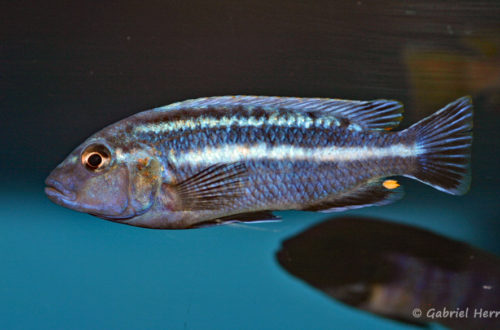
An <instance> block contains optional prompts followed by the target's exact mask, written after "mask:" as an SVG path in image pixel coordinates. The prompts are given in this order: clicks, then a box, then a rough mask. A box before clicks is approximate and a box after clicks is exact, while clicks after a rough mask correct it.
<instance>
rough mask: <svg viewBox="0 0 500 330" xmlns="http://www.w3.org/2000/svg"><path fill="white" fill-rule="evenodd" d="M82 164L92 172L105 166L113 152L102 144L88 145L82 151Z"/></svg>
mask: <svg viewBox="0 0 500 330" xmlns="http://www.w3.org/2000/svg"><path fill="white" fill-rule="evenodd" d="M81 158H82V165H83V166H85V168H86V169H88V170H89V171H92V172H96V171H99V170H102V169H103V168H105V167H106V166H107V165H108V164H109V162H110V161H111V152H110V151H109V150H108V148H106V147H105V146H103V145H102V144H97V145H92V146H89V147H87V149H85V151H83V153H82V157H81Z"/></svg>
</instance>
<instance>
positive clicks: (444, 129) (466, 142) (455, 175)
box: [408, 96, 473, 195]
mask: <svg viewBox="0 0 500 330" xmlns="http://www.w3.org/2000/svg"><path fill="white" fill-rule="evenodd" d="M472 114H473V111H472V100H471V98H470V97H469V96H465V97H462V98H459V99H458V100H456V101H454V102H451V103H450V104H448V105H447V106H445V107H444V108H443V109H441V110H439V111H438V112H436V113H434V114H433V115H431V116H429V117H427V118H424V119H422V120H421V121H420V122H418V123H416V124H415V125H413V126H411V127H410V128H408V132H409V133H411V134H415V136H416V142H417V150H419V155H418V157H417V168H416V171H415V172H414V173H412V177H414V178H415V179H417V180H419V181H422V182H423V183H426V184H429V185H431V186H433V187H434V188H436V189H439V190H441V191H444V192H447V193H449V194H453V195H463V194H465V193H466V192H467V190H468V189H469V186H470V180H471V176H470V153H471V144H472Z"/></svg>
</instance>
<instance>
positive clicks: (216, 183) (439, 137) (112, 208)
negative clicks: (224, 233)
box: [45, 95, 473, 229]
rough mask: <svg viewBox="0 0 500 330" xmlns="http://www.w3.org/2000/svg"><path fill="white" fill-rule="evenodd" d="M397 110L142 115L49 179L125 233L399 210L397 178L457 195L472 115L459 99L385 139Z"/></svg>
mask: <svg viewBox="0 0 500 330" xmlns="http://www.w3.org/2000/svg"><path fill="white" fill-rule="evenodd" d="M402 112H403V105H402V104H401V103H400V102H397V101H394V100H383V99H378V100H371V101H355V100H343V99H328V98H297V97H271V96H244V95H238V96H219V97H206V98H198V99H192V100H186V101H182V102H178V103H173V104H170V105H167V106H164V107H159V108H155V109H152V110H148V111H143V112H140V113H137V114H135V115H132V116H130V117H128V118H125V119H123V120H121V121H118V122H116V123H114V124H111V125H109V126H107V127H105V128H104V129H102V130H100V131H99V132H97V133H95V134H94V135H92V136H90V137H89V138H88V139H87V140H85V141H84V142H83V143H82V144H81V145H80V146H78V147H77V148H76V149H75V150H74V151H72V152H71V153H70V154H69V155H68V156H67V158H66V159H65V160H64V161H63V162H62V163H60V164H59V165H58V166H57V167H56V168H55V169H54V170H53V171H52V172H51V173H50V175H49V176H48V177H47V179H46V180H45V185H46V187H45V193H46V195H47V196H48V198H49V199H50V200H51V201H53V202H55V203H56V204H59V205H61V206H64V207H67V208H70V209H73V210H76V211H80V212H85V213H88V214H91V215H94V216H97V217H100V218H102V219H106V220H110V221H114V222H119V223H123V224H127V225H133V226H139V227H146V228H157V229H186V228H198V227H205V226H212V225H218V224H225V223H231V222H258V221H277V220H279V219H280V217H278V216H276V215H274V214H273V213H272V211H276V210H302V211H316V212H336V211H343V210H348V209H354V208H360V207H365V206H374V205H386V204H389V203H391V202H394V201H396V200H398V199H400V198H401V197H402V195H403V190H402V187H401V185H400V184H399V183H397V180H393V179H390V177H393V176H406V177H410V178H414V179H416V180H419V181H421V182H423V183H426V184H428V185H431V186H432V187H434V188H436V189H439V190H441V191H443V192H446V193H449V194H454V195H461V194H464V193H465V192H466V191H467V190H468V188H469V185H470V166H469V164H470V151H471V144H472V120H473V106H472V100H471V98H470V97H467V96H466V97H462V98H459V99H457V100H455V101H453V102H451V103H449V104H448V105H446V106H445V107H444V108H442V109H441V110H439V111H437V112H436V113H434V114H433V115H431V116H429V117H427V118H424V119H423V120H421V121H420V122H418V123H416V124H414V125H413V126H411V127H409V128H407V129H405V130H402V131H392V129H393V128H395V127H396V126H397V125H398V124H399V123H400V121H401V120H402Z"/></svg>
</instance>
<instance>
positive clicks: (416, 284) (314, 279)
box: [277, 217, 500, 329]
mask: <svg viewBox="0 0 500 330" xmlns="http://www.w3.org/2000/svg"><path fill="white" fill-rule="evenodd" d="M277 259H278V262H279V263H280V264H281V266H282V267H283V268H285V269H286V270H287V271H288V272H289V273H290V274H292V275H294V276H296V277H298V278H300V279H302V280H304V281H305V282H307V283H309V284H310V285H312V286H314V287H316V288H317V289H320V290H321V291H323V292H325V293H326V294H328V295H329V296H331V297H333V298H335V299H337V300H340V301H341V302H343V303H346V304H348V305H351V306H354V307H357V308H359V309H361V310H365V311H368V312H371V313H374V314H378V315H380V316H384V317H387V318H391V319H394V320H398V321H401V322H405V323H410V324H418V325H426V324H427V323H429V322H438V323H441V324H442V325H445V326H448V327H452V328H460V329H464V328H476V329H477V328H482V329H485V328H497V329H499V328H500V296H499V289H498V288H499V285H500V283H499V282H500V262H499V258H498V257H496V256H494V255H492V254H489V253H487V252H484V251H481V250H479V249H476V248H474V247H472V246H470V245H467V244H465V243H461V242H459V241H455V240H451V239H449V238H446V237H443V236H440V235H437V234H434V233H432V232H429V231H426V230H422V229H418V228H414V227H411V226H407V225H402V224H395V223H389V222H384V221H379V220H374V219H367V218H349V217H343V218H336V219H332V220H328V221H325V222H323V223H321V224H319V225H316V226H314V227H312V228H310V229H308V230H306V231H304V232H302V233H300V234H298V235H297V236H295V237H292V238H289V239H287V240H285V241H284V242H283V243H282V247H281V249H280V251H278V252H277ZM416 308H418V310H415V309H416ZM419 311H420V313H419ZM451 312H454V313H453V314H451ZM460 312H461V313H460ZM485 312H487V314H485Z"/></svg>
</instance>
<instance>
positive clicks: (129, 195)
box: [45, 135, 161, 222]
mask: <svg viewBox="0 0 500 330" xmlns="http://www.w3.org/2000/svg"><path fill="white" fill-rule="evenodd" d="M160 183H161V163H160V161H159V160H158V159H157V158H156V157H155V156H154V153H152V152H151V150H149V149H148V148H146V147H145V146H142V145H138V144H134V143H128V145H125V144H124V143H121V142H119V139H112V140H111V142H110V139H106V138H103V137H101V136H99V135H98V136H95V137H91V138H89V139H88V140H87V141H85V142H84V143H83V144H81V145H80V146H79V147H77V148H76V149H75V150H74V151H73V152H72V153H70V154H69V155H68V157H67V158H66V159H65V160H64V161H63V162H62V163H61V164H59V165H58V166H57V167H56V168H55V169H54V170H53V171H52V172H51V173H50V175H49V176H48V177H47V179H46V180H45V184H46V188H45V193H46V194H47V196H48V197H49V199H50V200H52V201H53V202H54V203H56V204H59V205H61V206H64V207H67V208H70V209H72V210H76V211H80V212H85V213H89V214H91V215H94V216H97V217H100V218H103V219H106V220H111V221H116V222H122V221H123V222H126V220H129V219H131V218H134V217H136V216H139V215H142V214H144V213H145V212H147V211H148V210H149V209H150V208H151V207H152V205H153V204H154V201H155V198H156V195H157V193H158V189H159V186H160Z"/></svg>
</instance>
